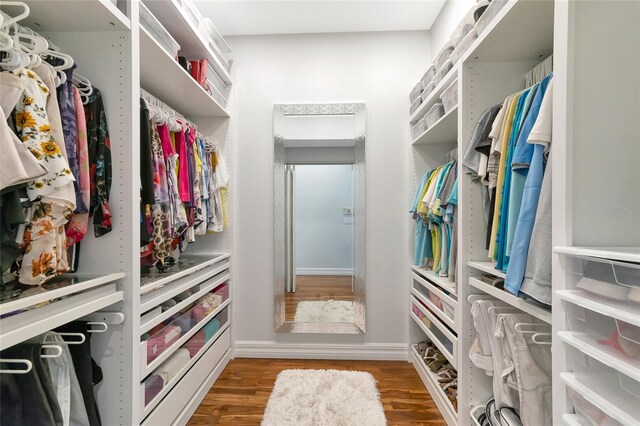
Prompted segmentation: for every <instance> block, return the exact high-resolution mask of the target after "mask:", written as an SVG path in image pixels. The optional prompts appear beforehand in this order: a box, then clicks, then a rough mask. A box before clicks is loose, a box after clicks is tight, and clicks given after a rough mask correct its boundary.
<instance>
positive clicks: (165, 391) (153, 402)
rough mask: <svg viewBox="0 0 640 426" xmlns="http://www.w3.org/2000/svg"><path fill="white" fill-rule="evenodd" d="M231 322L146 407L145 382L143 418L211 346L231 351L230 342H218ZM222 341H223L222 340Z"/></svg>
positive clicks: (142, 384)
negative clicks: (219, 346) (218, 346)
mask: <svg viewBox="0 0 640 426" xmlns="http://www.w3.org/2000/svg"><path fill="white" fill-rule="evenodd" d="M229 324H230V323H229V321H227V322H226V323H225V324H223V325H222V327H220V330H218V331H217V332H216V334H215V335H214V336H213V337H212V338H211V339H210V340H209V341H208V342H207V343H205V345H204V346H203V347H202V348H200V350H199V351H198V353H196V354H195V356H193V357H192V358H191V359H190V360H189V362H188V363H187V364H185V365H184V367H182V368H181V369H180V371H179V372H178V373H177V374H176V375H175V376H173V378H172V379H171V380H169V382H168V383H167V384H166V385H165V386H164V387H163V388H162V390H161V391H160V392H159V393H158V395H156V396H155V397H154V398H153V399H152V400H151V401H149V404H148V405H147V406H145V405H144V402H145V401H144V389H145V384H144V382H143V383H141V390H142V395H143V399H142V405H141V407H142V417H146V416H147V415H149V413H151V411H153V409H154V408H155V407H156V406H157V405H158V403H159V402H160V401H162V399H163V398H164V397H165V396H166V395H167V394H168V393H169V392H171V390H172V389H173V388H174V387H175V385H176V384H177V383H178V382H179V381H180V379H182V377H183V376H184V375H185V374H186V373H187V371H189V369H190V368H191V367H192V366H193V365H194V364H195V363H196V362H198V361H199V360H200V358H202V355H204V353H205V352H207V351H208V350H209V348H210V347H211V346H213V345H214V344H215V345H219V344H221V345H222V346H223V349H224V351H223V352H226V350H227V349H229V346H230V345H229V342H228V341H218V340H219V337H220V336H221V335H222V334H223V333H224V332H225V331H227V329H228V328H229ZM220 340H222V339H220Z"/></svg>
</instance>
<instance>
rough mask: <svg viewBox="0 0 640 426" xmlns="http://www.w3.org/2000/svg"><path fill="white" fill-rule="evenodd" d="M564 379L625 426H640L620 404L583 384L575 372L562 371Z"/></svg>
mask: <svg viewBox="0 0 640 426" xmlns="http://www.w3.org/2000/svg"><path fill="white" fill-rule="evenodd" d="M560 378H561V379H562V381H563V382H564V383H565V384H566V385H567V386H568V387H570V388H571V389H573V390H574V391H576V392H577V393H579V394H580V395H582V396H583V397H584V398H585V399H586V400H587V401H589V402H590V403H592V404H593V405H595V406H596V407H598V408H599V409H600V410H602V411H603V412H605V413H606V414H607V415H608V416H610V417H613V418H614V419H616V420H617V421H619V422H620V423H622V424H623V425H625V426H640V421H639V420H637V419H635V418H633V417H632V416H630V415H629V414H627V413H626V412H625V411H623V410H621V409H620V408H619V407H618V406H616V405H615V404H613V403H611V402H610V401H609V400H608V399H607V398H605V397H604V396H603V395H601V394H600V393H599V392H597V391H595V390H593V389H591V388H589V387H587V386H585V385H584V384H582V383H581V382H580V381H579V380H578V379H577V378H576V376H575V374H573V373H560Z"/></svg>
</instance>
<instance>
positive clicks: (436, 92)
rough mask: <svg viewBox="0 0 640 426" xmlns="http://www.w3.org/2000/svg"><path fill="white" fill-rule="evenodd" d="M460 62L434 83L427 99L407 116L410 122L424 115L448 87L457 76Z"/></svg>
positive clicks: (416, 120)
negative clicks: (434, 85)
mask: <svg viewBox="0 0 640 426" xmlns="http://www.w3.org/2000/svg"><path fill="white" fill-rule="evenodd" d="M461 63H462V62H460V61H458V63H457V64H456V65H454V66H453V68H451V70H449V72H448V73H447V75H445V76H444V78H443V79H442V80H441V81H440V82H439V83H438V84H437V85H436V87H435V88H434V89H433V92H431V93H430V94H429V96H428V97H427V99H425V101H424V102H422V103H421V104H420V106H419V107H418V109H417V110H415V111H414V112H413V114H411V116H410V117H409V123H410V124H414V123H417V122H418V120H420V119H421V118H422V117H424V116H425V114H426V113H427V112H428V111H429V109H431V107H432V106H433V105H434V104H435V103H436V102H438V101H439V100H440V95H442V92H444V90H445V89H446V88H447V87H449V86H450V85H451V83H453V80H455V79H456V78H458V70H459V69H460V64H461Z"/></svg>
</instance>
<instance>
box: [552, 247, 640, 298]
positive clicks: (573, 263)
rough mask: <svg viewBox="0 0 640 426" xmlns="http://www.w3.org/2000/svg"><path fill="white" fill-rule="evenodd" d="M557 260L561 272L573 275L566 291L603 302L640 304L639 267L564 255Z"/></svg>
mask: <svg viewBox="0 0 640 426" xmlns="http://www.w3.org/2000/svg"><path fill="white" fill-rule="evenodd" d="M560 259H561V262H562V266H563V268H564V270H565V271H566V272H568V273H570V274H572V275H573V278H572V279H570V280H567V281H568V285H569V287H570V288H572V289H576V288H577V289H580V290H584V291H587V292H589V293H591V294H594V295H596V296H598V297H602V298H603V300H606V299H611V300H615V301H619V302H623V303H634V304H636V303H637V304H640V264H636V263H629V262H620V261H615V260H609V259H602V258H598V257H589V256H576V255H566V254H563V255H561V256H560ZM638 310H639V311H640V307H638Z"/></svg>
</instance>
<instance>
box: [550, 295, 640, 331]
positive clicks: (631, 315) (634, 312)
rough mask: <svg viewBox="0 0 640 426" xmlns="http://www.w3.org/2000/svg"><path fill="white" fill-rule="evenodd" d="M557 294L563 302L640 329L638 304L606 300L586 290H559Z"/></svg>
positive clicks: (639, 308)
mask: <svg viewBox="0 0 640 426" xmlns="http://www.w3.org/2000/svg"><path fill="white" fill-rule="evenodd" d="M556 294H557V295H558V296H559V297H560V298H561V299H562V300H566V301H568V302H571V303H574V304H576V305H578V306H581V307H583V308H585V309H590V310H592V311H595V312H598V313H599V314H602V315H606V316H608V317H611V318H616V319H619V320H621V321H624V322H628V323H629V324H633V325H636V326H639V327H640V315H638V313H639V312H640V307H639V306H638V304H637V303H633V302H629V303H625V302H616V301H613V300H606V299H603V298H602V297H601V296H597V295H594V294H591V293H589V292H587V291H584V290H558V291H556ZM603 300H605V301H603Z"/></svg>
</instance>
